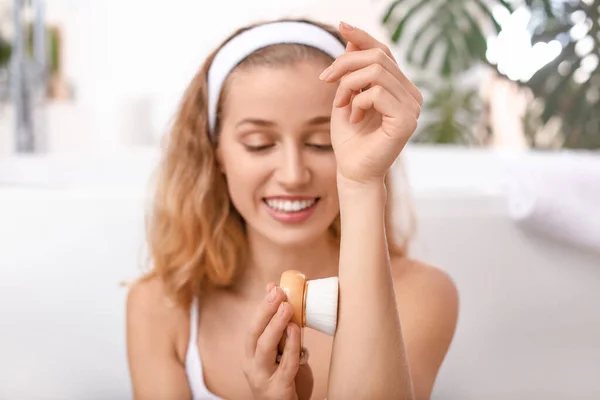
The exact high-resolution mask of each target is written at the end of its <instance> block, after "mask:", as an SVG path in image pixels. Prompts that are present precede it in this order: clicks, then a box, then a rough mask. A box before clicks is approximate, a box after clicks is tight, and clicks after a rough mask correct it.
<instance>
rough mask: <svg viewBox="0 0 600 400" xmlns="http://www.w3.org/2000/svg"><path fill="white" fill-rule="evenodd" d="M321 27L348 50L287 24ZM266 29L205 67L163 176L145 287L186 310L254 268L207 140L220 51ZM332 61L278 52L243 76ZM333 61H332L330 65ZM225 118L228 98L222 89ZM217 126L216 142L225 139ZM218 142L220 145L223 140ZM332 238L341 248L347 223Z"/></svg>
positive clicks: (264, 52) (303, 49)
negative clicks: (264, 68)
mask: <svg viewBox="0 0 600 400" xmlns="http://www.w3.org/2000/svg"><path fill="white" fill-rule="evenodd" d="M278 21H300V22H307V23H311V24H314V25H317V26H319V27H321V28H323V29H325V30H327V31H328V32H330V33H331V34H332V35H334V36H335V37H336V38H338V39H339V41H340V42H342V43H343V44H344V45H345V44H346V41H345V39H344V38H343V37H342V36H341V35H340V34H339V32H338V31H337V30H336V29H335V28H333V27H331V26H328V25H324V24H320V23H316V22H313V21H309V20H305V19H281V20H278ZM258 25H260V24H254V25H250V26H247V27H245V28H242V29H239V30H238V31H237V32H235V33H234V34H233V35H231V36H230V37H229V38H228V39H226V40H225V41H224V42H223V44H221V46H219V47H218V48H217V49H216V50H215V51H214V52H213V53H212V54H210V55H209V57H208V58H207V59H206V61H205V62H204V65H203V66H202V68H201V69H200V70H199V71H198V72H197V73H196V75H195V76H194V78H193V79H192V81H191V83H190V85H189V87H188V88H187V90H186V91H185V94H184V96H183V99H182V101H181V103H180V106H179V109H178V111H177V113H176V115H175V119H174V121H173V124H172V127H171V129H170V132H169V133H168V135H167V136H166V137H165V140H166V142H165V148H164V152H163V157H162V160H161V162H160V164H159V168H158V170H157V175H156V181H155V188H154V189H153V191H154V196H153V202H152V204H151V209H150V210H149V212H148V214H147V218H146V238H147V245H148V250H149V257H150V270H149V271H148V272H147V273H146V274H145V275H144V276H142V278H141V280H147V279H152V278H158V279H160V280H162V282H163V284H164V287H165V291H166V294H167V296H169V297H170V298H171V299H173V300H174V301H175V302H177V303H179V304H180V305H183V306H187V305H189V303H190V301H191V300H192V298H193V297H195V296H198V295H199V294H200V292H201V290H202V288H203V287H205V285H212V286H219V287H227V286H229V285H231V284H232V283H233V282H234V280H235V277H236V275H237V273H238V272H239V271H240V270H241V269H242V268H244V263H245V262H246V260H247V255H248V248H247V247H248V244H247V241H246V229H245V222H244V220H243V218H242V216H241V215H240V214H239V213H238V211H237V210H236V209H235V208H234V206H233V205H232V203H231V201H230V199H229V193H228V189H227V184H226V181H225V176H224V175H223V173H222V172H221V170H220V169H219V167H218V165H217V162H216V154H215V147H216V144H215V140H211V137H210V136H209V133H208V110H207V73H208V69H209V67H210V65H211V63H212V60H213V59H214V57H215V55H216V53H217V52H218V51H219V49H220V48H221V47H222V46H223V45H225V44H226V43H227V42H228V41H229V40H231V39H232V38H234V37H235V36H236V35H238V34H240V33H242V32H244V31H245V30H247V29H250V28H252V27H254V26H258ZM323 57H328V56H326V55H325V54H324V53H322V52H321V51H319V50H316V49H313V48H309V47H307V46H303V45H297V44H278V45H273V46H269V47H266V48H263V49H260V50H258V51H256V52H254V53H253V54H251V55H250V56H248V57H247V58H246V59H245V60H244V61H243V62H242V63H241V64H240V65H239V66H238V67H236V69H238V68H244V67H252V66H255V65H265V64H266V65H281V64H284V63H285V64H290V63H294V62H298V61H303V60H307V59H315V58H323ZM330 61H331V59H330ZM222 94H223V95H222V96H221V99H220V103H219V112H218V114H219V115H220V114H221V108H222V104H223V98H224V97H226V94H227V82H225V84H224V86H223V93H222ZM218 125H219V123H218V118H217V138H218V129H219V128H218ZM217 140H218V139H217ZM386 184H387V188H388V190H387V193H388V201H387V206H386V208H387V212H386V218H385V225H386V229H387V240H388V247H389V251H390V255H394V256H404V255H405V248H406V244H407V241H408V237H402V238H398V237H397V235H396V234H395V232H394V229H393V219H392V208H393V207H392V197H393V195H392V193H393V190H392V189H391V182H390V179H389V177H388V178H386ZM329 230H330V233H331V235H332V237H333V238H334V239H335V240H336V241H337V243H338V245H339V239H340V217H339V215H338V216H337V217H336V218H335V220H334V221H333V223H332V224H331V226H330V228H329Z"/></svg>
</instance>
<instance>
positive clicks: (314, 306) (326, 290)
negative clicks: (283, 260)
mask: <svg viewBox="0 0 600 400" xmlns="http://www.w3.org/2000/svg"><path fill="white" fill-rule="evenodd" d="M279 286H280V287H281V289H283V291H284V293H285V294H286V301H287V302H288V303H289V304H290V306H291V307H292V311H293V314H292V318H291V321H292V322H293V323H295V324H296V325H298V326H299V327H300V329H301V330H302V328H304V327H308V328H311V329H314V330H317V331H319V332H322V333H325V334H327V335H329V336H333V335H334V334H335V329H336V326H337V314H338V278H337V276H334V277H330V278H323V279H314V280H307V279H306V277H305V276H304V274H302V273H301V272H299V271H295V270H288V271H285V272H284V273H283V274H282V275H281V280H280V283H279ZM303 336H304V335H301V336H300V337H301V338H302V337H303ZM301 340H302V339H301ZM301 346H302V343H301ZM284 347H285V335H284V337H283V338H282V340H281V342H280V343H279V351H280V352H283V348H284Z"/></svg>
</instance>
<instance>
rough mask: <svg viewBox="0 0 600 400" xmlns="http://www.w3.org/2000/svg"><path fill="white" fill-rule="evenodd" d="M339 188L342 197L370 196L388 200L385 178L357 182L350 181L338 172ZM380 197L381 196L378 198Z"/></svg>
mask: <svg viewBox="0 0 600 400" xmlns="http://www.w3.org/2000/svg"><path fill="white" fill-rule="evenodd" d="M337 188H338V194H339V196H340V197H346V196H353V197H354V196H368V197H372V196H373V195H375V196H378V195H383V198H384V199H385V198H386V195H387V188H386V186H385V178H384V177H381V178H374V179H369V180H366V181H357V180H353V179H348V178H346V177H345V176H343V175H342V174H340V173H339V172H338V174H337ZM378 197H379V196H378Z"/></svg>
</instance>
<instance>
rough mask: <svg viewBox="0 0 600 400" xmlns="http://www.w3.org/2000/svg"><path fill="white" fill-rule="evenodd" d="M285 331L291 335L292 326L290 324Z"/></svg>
mask: <svg viewBox="0 0 600 400" xmlns="http://www.w3.org/2000/svg"><path fill="white" fill-rule="evenodd" d="M285 332H286V333H287V335H288V336H290V335H291V334H292V327H291V326H290V325H288V326H287V329H286V330H285Z"/></svg>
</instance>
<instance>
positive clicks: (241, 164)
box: [224, 154, 265, 211]
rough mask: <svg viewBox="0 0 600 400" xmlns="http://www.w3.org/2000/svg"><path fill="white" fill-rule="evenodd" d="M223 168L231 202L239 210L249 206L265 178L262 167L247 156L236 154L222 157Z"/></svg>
mask: <svg viewBox="0 0 600 400" xmlns="http://www.w3.org/2000/svg"><path fill="white" fill-rule="evenodd" d="M224 170H225V177H226V179H227V187H228V189H229V196H230V198H231V201H232V202H233V204H234V205H235V206H236V208H237V209H238V210H240V211H241V210H243V209H247V208H248V207H251V204H252V203H253V202H254V201H255V196H256V194H257V193H258V191H259V188H260V186H261V184H262V183H263V182H264V179H265V171H264V167H262V168H261V164H260V163H256V162H252V160H248V157H247V156H244V155H241V154H236V155H234V156H233V157H226V158H225V159H224Z"/></svg>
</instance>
